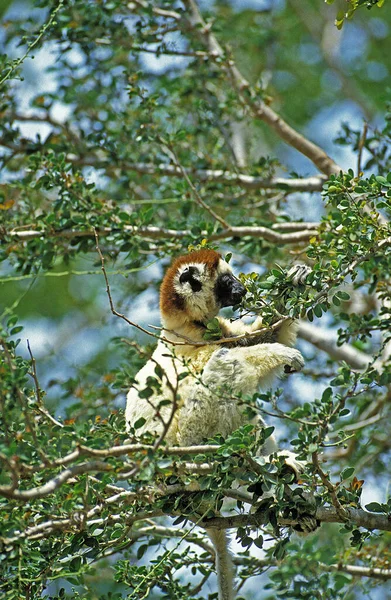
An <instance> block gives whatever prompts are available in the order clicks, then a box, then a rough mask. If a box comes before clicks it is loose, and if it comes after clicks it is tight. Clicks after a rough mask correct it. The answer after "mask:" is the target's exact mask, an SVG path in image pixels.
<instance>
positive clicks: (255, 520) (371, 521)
mask: <svg viewBox="0 0 391 600" xmlns="http://www.w3.org/2000/svg"><path fill="white" fill-rule="evenodd" d="M344 508H345V510H346V514H347V517H348V519H349V520H350V521H351V522H352V523H354V524H355V525H357V527H364V528H365V529H379V530H381V531H391V519H390V518H389V516H388V515H384V514H380V513H370V512H367V511H365V510H363V509H362V508H347V507H344ZM316 518H317V519H318V520H319V521H321V522H322V523H345V522H346V519H343V518H342V517H341V516H339V515H338V514H337V511H336V509H335V508H334V507H326V506H321V507H319V508H318V509H317V510H316ZM264 524H265V520H264V516H263V515H262V514H258V515H257V514H243V515H235V516H232V517H214V518H212V519H208V520H205V521H203V522H202V523H200V525H201V526H202V527H204V528H205V529H208V528H211V527H213V528H215V529H220V530H222V529H236V528H238V527H245V526H246V525H249V526H252V527H259V526H261V525H264ZM278 524H279V525H280V526H282V527H284V526H289V525H296V524H297V522H296V521H293V520H292V519H283V518H280V519H278Z"/></svg>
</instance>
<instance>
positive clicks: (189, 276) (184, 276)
mask: <svg viewBox="0 0 391 600" xmlns="http://www.w3.org/2000/svg"><path fill="white" fill-rule="evenodd" d="M195 275H199V271H198V269H197V268H196V267H187V268H186V269H185V270H184V271H183V273H181V274H180V276H179V283H180V284H182V285H183V284H184V283H187V282H188V283H190V285H191V289H192V291H193V292H199V291H200V289H201V288H202V283H201V282H200V281H199V280H198V279H196V278H195Z"/></svg>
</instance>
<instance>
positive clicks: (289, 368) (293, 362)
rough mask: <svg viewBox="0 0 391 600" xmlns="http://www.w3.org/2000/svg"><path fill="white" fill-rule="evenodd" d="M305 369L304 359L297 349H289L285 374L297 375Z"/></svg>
mask: <svg viewBox="0 0 391 600" xmlns="http://www.w3.org/2000/svg"><path fill="white" fill-rule="evenodd" d="M303 367H304V358H303V357H302V355H301V352H299V351H298V350H296V348H287V353H286V364H285V365H284V373H297V371H301V369H302V368H303Z"/></svg>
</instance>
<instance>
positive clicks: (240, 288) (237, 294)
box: [231, 281, 247, 304]
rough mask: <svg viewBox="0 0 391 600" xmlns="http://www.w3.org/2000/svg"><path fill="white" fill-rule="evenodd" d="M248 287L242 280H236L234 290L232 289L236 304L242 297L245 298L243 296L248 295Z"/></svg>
mask: <svg viewBox="0 0 391 600" xmlns="http://www.w3.org/2000/svg"><path fill="white" fill-rule="evenodd" d="M246 292H247V290H246V288H245V287H244V285H242V284H241V283H240V281H235V282H234V284H233V286H232V290H231V295H232V300H233V301H234V302H235V304H238V303H239V302H240V301H241V299H242V298H243V296H245V295H246Z"/></svg>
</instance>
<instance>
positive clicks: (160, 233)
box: [8, 223, 318, 244]
mask: <svg viewBox="0 0 391 600" xmlns="http://www.w3.org/2000/svg"><path fill="white" fill-rule="evenodd" d="M97 231H98V233H99V237H104V236H106V235H111V234H113V232H114V231H115V228H114V227H113V228H111V227H102V228H100V229H98V230H97ZM122 231H123V232H124V233H127V234H129V235H137V236H140V237H143V238H147V239H152V240H158V239H173V240H175V239H182V238H185V237H189V236H191V232H190V230H187V229H182V230H181V229H178V230H177V229H166V228H164V227H153V226H149V227H136V226H133V225H125V226H124V227H123V228H122ZM8 235H10V236H12V237H15V238H17V239H18V240H21V241H28V240H32V239H36V238H46V237H49V238H64V239H68V240H71V239H74V238H77V237H91V238H93V237H94V235H95V234H94V231H93V230H89V229H78V230H77V229H65V230H63V231H39V230H36V229H13V230H11V231H9V232H8ZM201 235H202V236H204V237H208V239H209V240H210V241H217V240H224V239H230V238H232V237H245V236H249V237H253V238H257V239H264V240H266V241H267V242H271V243H273V244H297V243H299V242H308V240H310V239H311V238H313V237H317V236H318V231H317V230H316V229H307V228H306V224H305V223H303V229H302V231H293V232H289V233H278V232H276V231H274V230H272V229H268V228H267V227H257V226H254V227H251V226H249V227H240V226H239V227H229V228H226V229H222V230H221V231H219V232H217V233H214V234H212V235H208V234H207V233H206V232H201Z"/></svg>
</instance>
